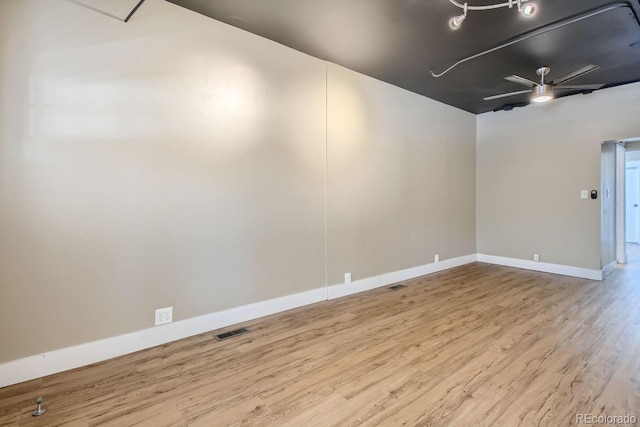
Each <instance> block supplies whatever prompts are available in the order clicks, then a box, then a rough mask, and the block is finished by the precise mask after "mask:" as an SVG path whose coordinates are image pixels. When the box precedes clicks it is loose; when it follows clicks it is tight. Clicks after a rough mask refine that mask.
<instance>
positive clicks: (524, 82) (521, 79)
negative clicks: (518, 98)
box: [504, 74, 538, 87]
mask: <svg viewBox="0 0 640 427" xmlns="http://www.w3.org/2000/svg"><path fill="white" fill-rule="evenodd" d="M504 79H505V80H509V81H510V82H514V83H518V84H521V85H525V86H529V87H534V86H536V85H537V84H538V83H536V82H534V81H532V80H529V79H525V78H524V77H520V76H518V75H515V74H514V75H513V76H509V77H505V78H504Z"/></svg>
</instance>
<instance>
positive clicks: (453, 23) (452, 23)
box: [449, 13, 467, 30]
mask: <svg viewBox="0 0 640 427" xmlns="http://www.w3.org/2000/svg"><path fill="white" fill-rule="evenodd" d="M466 17H467V15H465V14H464V13H463V14H462V15H459V16H456V17H455V18H451V19H450V20H449V27H450V28H451V29H452V30H457V29H458V28H460V25H462V21H464V19H465V18H466Z"/></svg>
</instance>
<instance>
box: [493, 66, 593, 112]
mask: <svg viewBox="0 0 640 427" xmlns="http://www.w3.org/2000/svg"><path fill="white" fill-rule="evenodd" d="M598 68H600V66H599V65H586V66H584V67H582V68H579V69H577V70H575V71H573V72H571V73H569V74H566V75H564V76H562V77H558V78H557V79H555V80H554V81H552V82H551V83H548V82H546V81H545V79H546V77H547V75H548V74H549V71H551V68H549V67H540V68H538V69H537V70H536V73H537V74H538V75H539V76H540V82H539V83H536V82H534V81H533V80H529V79H526V78H524V77H520V76H518V75H515V74H514V75H513V76H509V77H505V80H509V81H510V82H514V83H518V84H521V85H525V86H528V87H529V88H530V89H527V90H519V91H517V92H509V93H503V94H500V95H494V96H487V97H486V98H483V99H484V100H485V101H492V100H494V99H500V98H506V97H509V96H515V95H523V94H525V93H531V102H535V103H543V102H549V101H551V100H552V99H553V98H554V92H555V91H561V90H574V91H584V92H591V91H594V90H597V89H600V88H602V87H603V86H604V84H589V85H568V84H566V83H567V82H569V81H571V80H573V79H576V78H578V77H581V76H584V75H585V74H588V73H590V72H592V71H595V70H597V69H598Z"/></svg>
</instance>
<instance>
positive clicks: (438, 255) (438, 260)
mask: <svg viewBox="0 0 640 427" xmlns="http://www.w3.org/2000/svg"><path fill="white" fill-rule="evenodd" d="M433 260H434V261H435V262H440V254H436V256H435V257H433Z"/></svg>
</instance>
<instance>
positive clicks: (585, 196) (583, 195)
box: [580, 190, 589, 199]
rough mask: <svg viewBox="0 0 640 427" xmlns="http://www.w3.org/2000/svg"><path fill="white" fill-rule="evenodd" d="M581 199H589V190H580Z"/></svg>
mask: <svg viewBox="0 0 640 427" xmlns="http://www.w3.org/2000/svg"><path fill="white" fill-rule="evenodd" d="M580 198H581V199H588V198H589V190H580Z"/></svg>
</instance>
